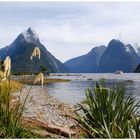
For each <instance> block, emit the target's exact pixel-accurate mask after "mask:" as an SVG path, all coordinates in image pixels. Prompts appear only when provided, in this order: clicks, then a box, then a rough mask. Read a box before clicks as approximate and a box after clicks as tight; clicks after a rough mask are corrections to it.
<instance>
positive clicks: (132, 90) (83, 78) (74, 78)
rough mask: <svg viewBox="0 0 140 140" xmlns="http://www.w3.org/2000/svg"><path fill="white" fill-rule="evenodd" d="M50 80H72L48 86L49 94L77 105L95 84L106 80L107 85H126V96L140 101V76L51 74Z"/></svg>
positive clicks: (130, 74) (125, 74)
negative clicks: (86, 91) (100, 80)
mask: <svg viewBox="0 0 140 140" xmlns="http://www.w3.org/2000/svg"><path fill="white" fill-rule="evenodd" d="M50 78H59V79H70V80H71V81H70V82H60V83H51V84H49V85H47V88H48V93H49V94H50V95H52V96H54V97H56V98H57V99H59V100H61V101H63V102H65V103H68V104H70V105H75V104H76V103H80V102H81V101H82V100H83V99H84V98H85V90H86V89H87V88H91V87H94V86H95V82H96V81H98V80H99V79H101V78H105V79H106V82H107V84H108V85H109V84H111V83H112V82H114V83H116V84H117V83H119V81H123V82H125V84H126V96H127V95H132V96H136V97H137V100H140V74H136V73H129V74H127V73H123V74H110V73H107V74H103V73H102V74H74V73H71V74H51V75H50Z"/></svg>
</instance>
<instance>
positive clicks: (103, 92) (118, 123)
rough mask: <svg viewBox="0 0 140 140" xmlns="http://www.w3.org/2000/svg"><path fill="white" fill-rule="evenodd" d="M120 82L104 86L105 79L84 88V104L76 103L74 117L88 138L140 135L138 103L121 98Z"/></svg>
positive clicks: (134, 100) (122, 92) (122, 89)
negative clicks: (92, 87)
mask: <svg viewBox="0 0 140 140" xmlns="http://www.w3.org/2000/svg"><path fill="white" fill-rule="evenodd" d="M124 93H125V90H124V86H122V85H119V86H118V87H117V88H116V86H112V87H110V88H107V87H106V85H105V81H103V80H101V82H100V83H96V86H95V88H94V89H88V90H87V91H86V100H85V104H78V109H77V110H76V112H75V113H76V116H77V117H76V118H75V120H76V121H77V122H78V125H79V126H80V127H81V128H82V129H84V130H85V131H86V132H87V135H88V137H90V138H140V116H139V110H140V104H139V102H137V101H136V99H135V98H134V97H130V96H129V97H127V98H126V99H124Z"/></svg>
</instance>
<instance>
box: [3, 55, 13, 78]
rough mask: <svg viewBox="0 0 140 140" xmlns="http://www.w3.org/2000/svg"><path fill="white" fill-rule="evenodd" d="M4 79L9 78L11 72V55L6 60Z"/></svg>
mask: <svg viewBox="0 0 140 140" xmlns="http://www.w3.org/2000/svg"><path fill="white" fill-rule="evenodd" d="M3 66H4V79H7V78H8V77H9V76H10V73H11V59H10V57H9V56H7V57H6V59H5V60H4V64H3Z"/></svg>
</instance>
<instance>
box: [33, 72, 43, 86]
mask: <svg viewBox="0 0 140 140" xmlns="http://www.w3.org/2000/svg"><path fill="white" fill-rule="evenodd" d="M37 82H41V86H42V87H43V83H44V76H43V74H42V73H39V74H38V75H37V76H36V78H35V81H34V84H35V83H37Z"/></svg>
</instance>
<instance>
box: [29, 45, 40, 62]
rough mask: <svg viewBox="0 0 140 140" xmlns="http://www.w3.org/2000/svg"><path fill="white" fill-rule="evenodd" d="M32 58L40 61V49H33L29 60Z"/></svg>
mask: <svg viewBox="0 0 140 140" xmlns="http://www.w3.org/2000/svg"><path fill="white" fill-rule="evenodd" d="M33 57H38V59H40V49H39V48H38V47H35V48H34V50H33V53H32V55H31V60H32V59H33Z"/></svg>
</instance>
